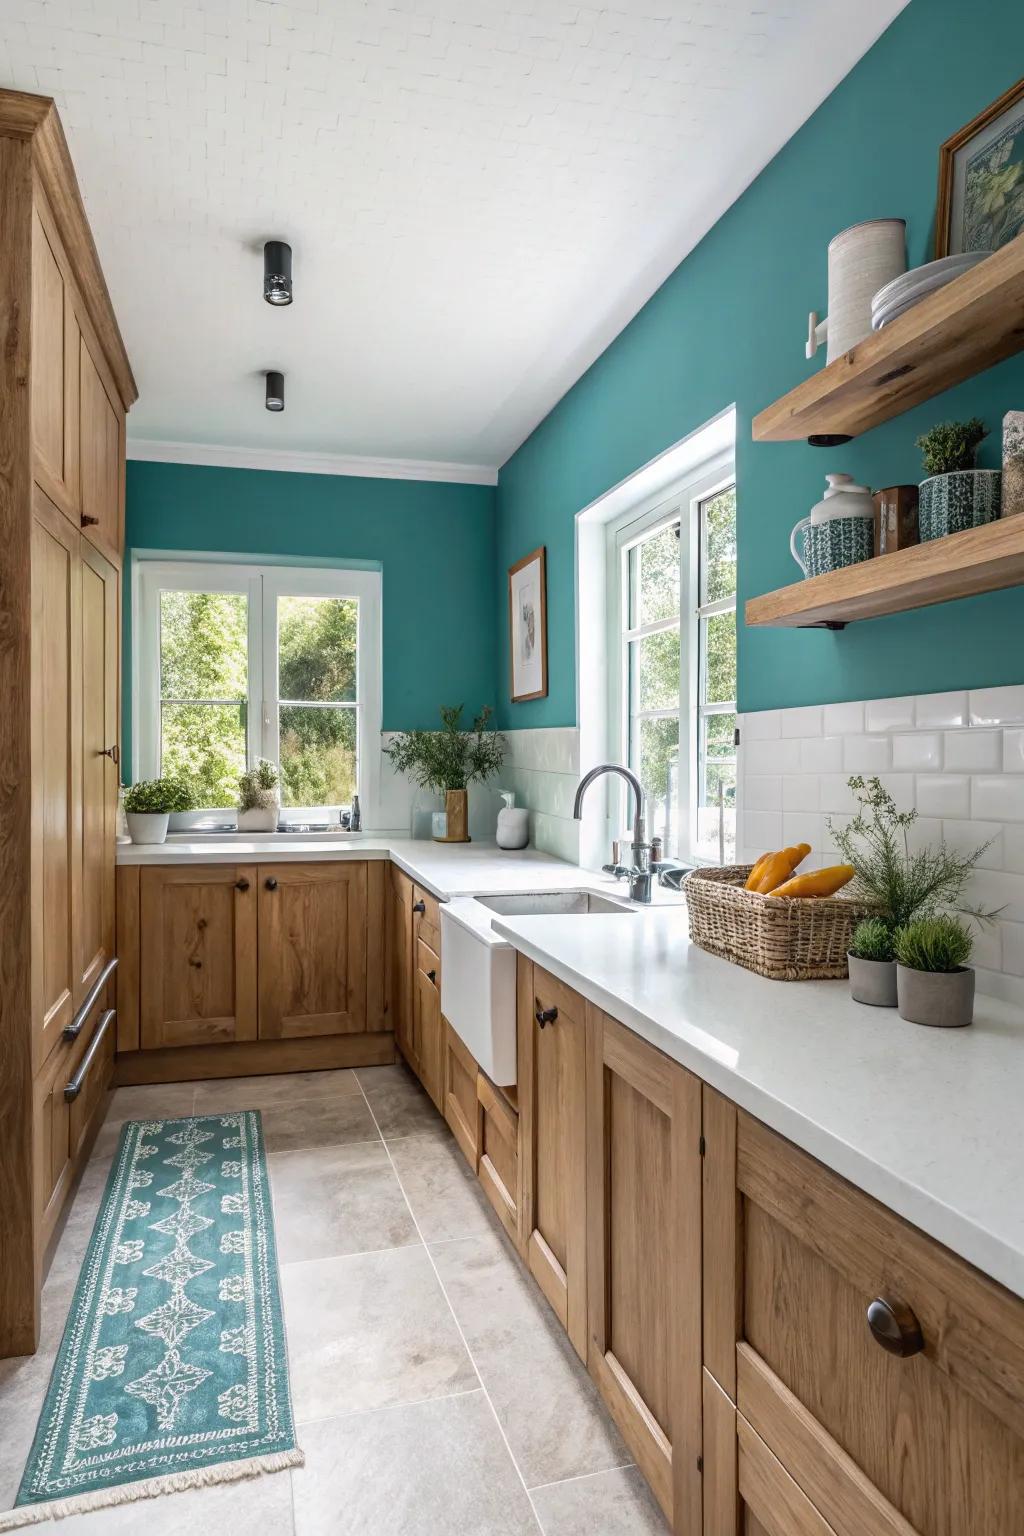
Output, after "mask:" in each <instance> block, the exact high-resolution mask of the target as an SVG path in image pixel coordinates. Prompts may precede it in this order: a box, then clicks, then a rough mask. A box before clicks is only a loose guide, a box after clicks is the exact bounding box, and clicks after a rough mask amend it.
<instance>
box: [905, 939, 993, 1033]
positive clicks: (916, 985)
mask: <svg viewBox="0 0 1024 1536" xmlns="http://www.w3.org/2000/svg"><path fill="white" fill-rule="evenodd" d="M894 943H895V948H896V990H897V993H898V1005H899V1010H900V1018H901V1019H907V1020H908V1021H909V1022H910V1023H911V1024H930V1025H931V1026H932V1027H933V1028H937V1029H962V1028H963V1027H964V1025H965V1024H969V1023H970V1022H971V1020H972V1018H973V1017H974V971H973V970H972V969H971V967H970V966H969V965H968V964H967V962H968V960H969V959H970V958H971V945H972V940H971V935H970V933H969V932H968V931H967V929H966V928H965V927H964V925H963V923H961V922H960V921H959V920H958V919H957V918H955V917H919V918H918V919H917V921H916V922H913V923H908V924H907V926H906V927H905V928H901V929H900V930H899V931H898V932H897V933H896V935H895V939H894Z"/></svg>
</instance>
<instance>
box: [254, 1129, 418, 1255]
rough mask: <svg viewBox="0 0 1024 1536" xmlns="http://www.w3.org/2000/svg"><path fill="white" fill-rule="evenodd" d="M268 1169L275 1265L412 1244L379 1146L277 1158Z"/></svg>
mask: <svg viewBox="0 0 1024 1536" xmlns="http://www.w3.org/2000/svg"><path fill="white" fill-rule="evenodd" d="M269 1163H270V1187H271V1190H272V1191H273V1196H274V1224H275V1226H276V1228H277V1253H278V1258H279V1260H280V1262H281V1263H282V1264H290V1263H294V1262H297V1261H299V1260H302V1259H329V1258H336V1257H337V1256H338V1255H340V1254H345V1253H369V1252H371V1251H372V1250H374V1249H377V1248H400V1247H403V1246H405V1245H406V1244H408V1243H418V1242H419V1240H420V1239H419V1236H418V1234H417V1232H416V1225H415V1223H414V1221H413V1219H412V1217H411V1216H410V1214H409V1207H408V1205H407V1204H406V1200H405V1196H404V1195H403V1194H402V1186H401V1185H400V1184H399V1182H398V1179H397V1177H396V1175H395V1170H394V1169H393V1168H392V1166H391V1161H390V1159H389V1157H388V1154H387V1151H386V1149H385V1147H384V1143H383V1142H382V1141H359V1142H354V1143H352V1144H351V1145H349V1146H342V1147H316V1148H313V1149H312V1150H310V1151H305V1152H280V1153H277V1154H275V1155H274V1156H273V1157H271V1158H270V1160H269Z"/></svg>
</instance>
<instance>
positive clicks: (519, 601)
mask: <svg viewBox="0 0 1024 1536" xmlns="http://www.w3.org/2000/svg"><path fill="white" fill-rule="evenodd" d="M546 588H547V570H546V561H545V551H544V547H543V545H542V546H541V548H540V549H535V550H533V551H532V553H531V554H529V555H524V556H523V558H522V559H521V560H518V561H517V562H516V564H515V565H512V566H509V572H508V633H509V651H510V655H511V672H512V702H513V704H521V703H523V701H524V700H526V699H542V698H544V697H545V695H546V694H547V691H548V615H547V592H546Z"/></svg>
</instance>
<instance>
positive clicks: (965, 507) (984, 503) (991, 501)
mask: <svg viewBox="0 0 1024 1536" xmlns="http://www.w3.org/2000/svg"><path fill="white" fill-rule="evenodd" d="M1002 481H1003V476H1002V472H1001V471H1000V470H998V469H957V470H954V471H953V472H952V473H951V474H948V475H932V476H931V477H930V478H929V479H927V480H922V482H921V490H920V500H919V502H918V509H917V518H918V524H919V526H920V529H921V542H922V544H923V543H925V541H926V540H928V539H941V538H944V537H945V535H946V534H947V533H963V532H965V530H966V529H968V528H981V527H983V525H984V524H985V523H993V522H995V520H996V518H997V517H998V516H999V507H1000V502H1001V499H1002Z"/></svg>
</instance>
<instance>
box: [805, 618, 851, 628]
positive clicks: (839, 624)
mask: <svg viewBox="0 0 1024 1536" xmlns="http://www.w3.org/2000/svg"><path fill="white" fill-rule="evenodd" d="M796 628H797V629H845V628H846V620H845V619H841V620H836V619H819V620H818V622H817V624H798V625H797V626H796Z"/></svg>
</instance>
